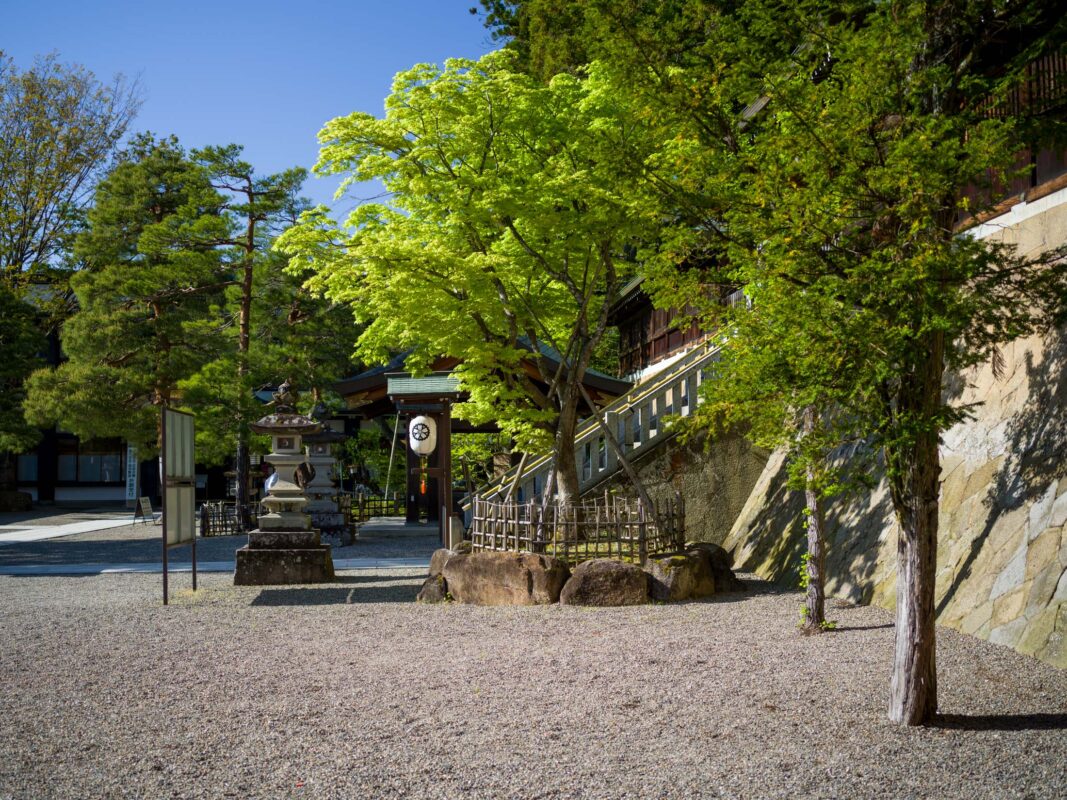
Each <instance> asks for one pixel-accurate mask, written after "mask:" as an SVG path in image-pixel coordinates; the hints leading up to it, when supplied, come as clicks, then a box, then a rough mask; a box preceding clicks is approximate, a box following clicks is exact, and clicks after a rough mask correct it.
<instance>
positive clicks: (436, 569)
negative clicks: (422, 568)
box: [430, 547, 455, 578]
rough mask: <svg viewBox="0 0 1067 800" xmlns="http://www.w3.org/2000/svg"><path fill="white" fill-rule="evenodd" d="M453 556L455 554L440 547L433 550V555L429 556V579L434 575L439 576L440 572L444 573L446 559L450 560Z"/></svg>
mask: <svg viewBox="0 0 1067 800" xmlns="http://www.w3.org/2000/svg"><path fill="white" fill-rule="evenodd" d="M453 555H455V552H454V551H452V550H449V549H448V548H447V547H442V548H440V549H439V550H434V551H433V555H432V556H430V577H431V578H432V577H434V576H435V575H440V574H441V573H442V572H444V571H445V564H447V563H448V559H450V558H451V557H452V556H453Z"/></svg>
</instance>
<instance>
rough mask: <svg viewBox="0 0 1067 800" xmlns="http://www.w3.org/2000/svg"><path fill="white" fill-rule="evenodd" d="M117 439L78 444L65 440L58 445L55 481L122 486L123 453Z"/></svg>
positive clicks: (77, 442) (71, 440) (123, 477)
mask: <svg viewBox="0 0 1067 800" xmlns="http://www.w3.org/2000/svg"><path fill="white" fill-rule="evenodd" d="M120 447H121V442H119V440H117V439H104V440H98V441H95V442H79V441H78V440H76V439H64V440H61V441H60V443H59V455H58V457H57V462H56V478H57V480H58V481H60V482H63V483H121V482H122V481H123V480H125V476H124V474H123V471H122V469H123V453H122V451H121V450H120Z"/></svg>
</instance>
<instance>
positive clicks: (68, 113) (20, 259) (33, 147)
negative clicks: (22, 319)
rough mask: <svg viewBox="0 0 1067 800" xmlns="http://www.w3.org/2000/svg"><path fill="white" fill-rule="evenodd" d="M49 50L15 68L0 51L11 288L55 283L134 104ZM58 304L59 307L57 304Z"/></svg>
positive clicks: (1, 181)
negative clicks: (23, 67) (29, 64)
mask: <svg viewBox="0 0 1067 800" xmlns="http://www.w3.org/2000/svg"><path fill="white" fill-rule="evenodd" d="M137 94H138V93H137V89H136V86H130V85H129V84H127V83H126V82H125V81H123V79H122V78H121V77H116V78H115V80H114V81H113V82H112V83H111V84H110V85H105V84H102V83H100V82H99V81H98V80H97V79H96V78H95V76H94V75H93V74H92V73H91V72H89V71H88V70H86V69H85V68H84V67H80V66H76V65H74V66H64V65H63V64H61V63H60V62H59V60H58V58H57V57H56V56H55V55H50V56H46V57H44V58H40V59H37V61H35V62H34V64H33V66H32V67H30V68H29V69H27V70H26V71H24V72H19V70H18V69H17V68H16V67H15V65H14V62H13V61H11V59H9V58H6V57H5V56H4V54H3V52H2V51H0V275H2V280H3V282H4V284H5V285H6V286H7V287H8V288H10V289H18V288H19V287H21V286H24V285H25V284H27V283H55V282H57V281H58V282H59V285H60V290H59V292H58V293H57V295H56V296H53V299H57V300H58V297H59V296H61V295H62V294H63V289H64V288H65V281H64V280H63V278H64V275H65V274H66V273H65V270H62V269H59V270H58V271H57V268H60V267H63V266H64V262H66V261H67V260H68V259H69V256H70V248H71V244H72V241H73V238H74V236H75V235H76V233H77V232H78V230H79V227H80V225H81V222H82V215H83V212H84V209H85V206H86V204H87V202H88V200H89V199H90V197H91V196H92V190H93V187H94V184H95V182H96V179H97V178H98V177H99V176H100V174H101V173H102V172H103V171H104V169H105V168H106V167H107V162H108V159H109V158H110V156H111V155H112V153H113V151H114V149H115V147H116V146H117V145H118V142H119V140H120V139H121V138H122V136H123V135H124V134H125V132H126V128H127V126H128V125H129V123H130V121H131V120H132V119H133V117H134V115H135V114H136V112H137V108H138V106H139V105H140V102H139V100H138V96H137ZM57 305H61V304H58V303H57Z"/></svg>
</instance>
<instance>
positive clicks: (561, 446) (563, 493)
mask: <svg viewBox="0 0 1067 800" xmlns="http://www.w3.org/2000/svg"><path fill="white" fill-rule="evenodd" d="M573 388H574V387H573V386H571V385H569V383H568V386H567V387H566V389H565V390H564V392H563V393H562V408H560V412H559V423H558V424H557V426H556V438H555V442H554V444H553V448H552V449H553V451H554V452H553V454H552V455H553V458H554V460H555V462H556V486H557V493H558V496H559V501H560V503H562V504H567V503H577V502H578V498H579V496H580V495H581V489H580V485H581V481H580V479H579V477H578V460H577V458H576V457H575V455H574V439H575V435H576V432H577V430H578V397H577V393H576V392H574V391H573Z"/></svg>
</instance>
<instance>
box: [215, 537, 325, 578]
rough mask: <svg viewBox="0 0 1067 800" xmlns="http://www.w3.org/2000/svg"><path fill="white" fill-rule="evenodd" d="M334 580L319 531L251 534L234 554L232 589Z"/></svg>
mask: <svg viewBox="0 0 1067 800" xmlns="http://www.w3.org/2000/svg"><path fill="white" fill-rule="evenodd" d="M333 579H334V572H333V556H332V555H331V553H330V546H329V545H324V544H321V543H320V542H319V532H318V531H317V530H310V531H264V530H258V531H252V532H251V533H249V534H248V544H247V545H246V546H245V547H242V548H241V549H240V550H238V551H237V571H236V572H235V573H234V576H233V583H234V585H235V586H270V585H279V584H289V583H326V582H328V581H332V580H333Z"/></svg>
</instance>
